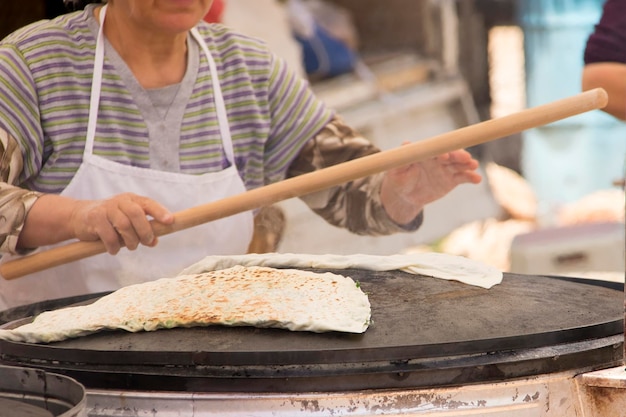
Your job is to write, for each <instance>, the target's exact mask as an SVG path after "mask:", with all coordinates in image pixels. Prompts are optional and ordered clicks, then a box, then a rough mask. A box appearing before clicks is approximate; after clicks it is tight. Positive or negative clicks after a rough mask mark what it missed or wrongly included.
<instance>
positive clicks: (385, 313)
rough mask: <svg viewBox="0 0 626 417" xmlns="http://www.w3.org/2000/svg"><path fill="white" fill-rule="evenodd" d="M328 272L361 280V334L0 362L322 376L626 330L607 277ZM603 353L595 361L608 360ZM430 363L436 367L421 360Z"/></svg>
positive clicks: (72, 343)
mask: <svg viewBox="0 0 626 417" xmlns="http://www.w3.org/2000/svg"><path fill="white" fill-rule="evenodd" d="M334 272H336V273H340V274H343V275H348V276H351V277H352V278H353V279H355V280H358V281H359V282H360V283H361V288H362V289H363V291H365V292H366V293H367V294H368V296H369V299H370V303H371V305H372V324H371V325H370V327H369V328H368V330H367V331H366V332H365V333H364V334H359V335H355V334H342V333H321V334H317V333H309V332H290V331H287V330H281V329H256V328H250V327H237V328H233V327H223V326H212V327H202V328H190V329H168V330H159V331H156V332H141V333H127V332H124V331H114V332H104V333H99V334H94V335H90V336H86V337H81V338H77V339H72V340H67V341H63V342H58V343H53V344H50V345H30V344H23V343H12V342H6V341H2V342H0V359H2V360H8V361H9V362H14V361H16V360H17V361H18V362H20V361H21V360H20V358H22V359H23V361H25V362H27V363H28V362H31V361H36V363H38V364H41V363H44V364H46V363H48V364H50V365H51V366H52V369H57V367H58V366H60V367H61V368H63V367H64V366H67V367H68V368H77V369H78V368H80V369H81V370H83V369H89V365H90V364H92V365H93V367H94V369H98V370H102V369H107V370H110V369H114V370H116V371H119V370H125V369H126V370H128V369H132V370H133V372H138V371H139V370H138V369H137V368H138V367H139V368H141V369H143V370H149V372H155V370H154V369H156V368H158V367H159V366H162V367H163V366H164V365H167V366H168V367H167V368H166V369H164V370H163V369H162V370H161V371H157V372H164V373H166V374H168V375H180V374H184V375H192V376H194V377H199V376H206V375H207V374H211V373H212V372H217V373H218V374H220V377H223V376H224V375H228V376H232V375H235V374H238V373H240V372H241V370H239V371H237V370H235V371H233V369H237V367H239V366H245V367H246V370H245V373H246V375H248V376H249V375H252V374H254V373H255V372H257V371H258V373H259V375H258V376H259V377H260V376H263V377H265V376H267V375H268V372H269V373H272V372H274V373H275V374H272V375H270V376H271V377H272V378H274V377H280V376H284V375H285V369H286V368H285V367H287V369H290V370H293V369H295V368H298V369H299V370H298V375H302V370H303V369H304V370H305V371H304V373H305V374H307V372H309V371H310V373H311V374H316V375H318V376H319V375H321V374H324V372H325V371H324V369H326V368H325V366H327V365H333V364H334V365H333V366H334V368H335V369H334V371H333V373H334V374H336V373H337V372H339V373H341V374H345V373H346V372H347V371H346V369H345V367H346V366H348V365H349V364H352V365H350V366H352V367H353V368H354V366H356V367H360V366H361V365H362V366H364V367H366V368H369V367H371V366H374V365H372V364H374V363H381V364H384V365H382V366H383V368H385V367H386V366H389V364H394V365H397V364H409V365H410V364H411V362H412V361H424V360H428V361H434V362H436V363H440V364H441V363H442V361H444V362H445V361H447V360H449V359H450V358H451V357H455V358H462V357H467V358H471V359H470V361H475V359H476V358H477V357H481V358H482V359H481V360H484V355H485V354H487V353H490V354H491V353H498V352H515V351H520V350H528V349H542V348H545V347H550V346H553V345H563V346H566V345H567V346H569V345H570V344H577V343H578V342H580V341H589V340H600V339H603V338H607V337H613V336H615V335H619V334H622V331H623V311H624V303H623V293H622V290H621V288H612V287H611V285H612V284H610V283H608V284H607V283H605V284H602V283H600V282H596V281H586V280H578V279H570V278H557V277H543V276H528V275H515V274H505V275H504V280H503V282H502V284H500V285H496V286H495V287H493V288H491V289H489V290H487V289H482V288H478V287H472V286H468V285H465V284H461V283H457V282H454V281H446V280H441V279H435V278H430V277H424V276H417V275H412V274H408V273H404V272H399V271H393V272H372V271H362V270H343V271H334ZM609 284H610V285H609ZM15 313H16V312H12V311H11V310H9V311H7V312H4V313H3V314H4V319H5V321H14V322H13V323H9V324H8V325H7V327H14V326H15V325H16V322H15V320H17V319H18V318H19V317H15ZM17 313H18V314H19V312H17ZM21 313H23V310H22V311H21ZM31 314H33V313H32V312H31ZM12 315H13V317H11V316H12ZM24 317H25V316H22V317H21V318H22V319H23V318H24ZM0 318H2V316H1V315H0ZM7 319H8V320H7ZM585 343H587V342H585ZM609 345H611V343H609ZM612 345H615V342H614V341H613V342H612ZM603 346H604V345H603ZM588 348H589V347H584V348H582V349H583V350H587V349H588ZM577 349H579V348H575V350H577ZM591 349H595V347H592V348H591ZM602 349H605V347H602ZM609 350H610V352H609V353H608V355H609V356H608V360H613V359H615V357H616V355H619V354H621V348H620V349H617V346H613V348H609ZM481 355H482V356H481ZM566 356H567V355H564V354H563V357H566ZM601 356H602V355H601ZM518 357H519V356H518ZM605 357H606V355H604V356H602V358H601V359H599V358H596V359H595V360H599V361H604V360H606V359H607V358H605ZM16 358H17V359H16ZM506 361H510V358H508V359H506ZM59 364H61V365H59ZM64 364H65V365H64ZM72 364H80V366H78V365H76V366H72ZM377 366H378V365H376V366H375V367H377ZM433 366H434V367H437V366H440V365H436V364H435V365H433V364H430V365H427V366H426V367H433ZM441 366H443V365H441ZM568 366H571V365H568ZM233 367H234V368H233ZM263 367H269V368H270V371H268V369H265V368H263ZM419 367H421V368H424V365H423V364H422V365H419V366H418V368H419ZM231 368H233V369H231ZM322 368H324V369H322ZM340 368H341V370H339V369H340ZM211 369H213V371H211ZM259 369H262V370H259ZM255 370H256V371H255ZM396 370H397V369H396ZM353 371H354V369H353ZM370 371H371V369H370V370H368V372H370ZM81 372H82V371H81ZM349 372H352V371H348V373H349ZM358 372H361V371H358ZM378 372H383V373H384V372H386V370H385V369H382V368H380V369H378ZM281 373H282V374H281Z"/></svg>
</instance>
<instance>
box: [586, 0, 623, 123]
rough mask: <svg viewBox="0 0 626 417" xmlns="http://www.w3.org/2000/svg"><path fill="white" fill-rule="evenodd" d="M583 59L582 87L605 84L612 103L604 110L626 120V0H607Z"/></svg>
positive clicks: (604, 86)
mask: <svg viewBox="0 0 626 417" xmlns="http://www.w3.org/2000/svg"><path fill="white" fill-rule="evenodd" d="M584 60H585V66H584V68H583V75H582V89H583V90H590V89H593V88H598V87H602V88H604V89H605V90H606V91H607V93H608V95H609V103H608V105H607V106H606V107H605V108H604V109H603V110H604V111H605V112H607V113H609V114H611V115H613V116H615V117H616V118H618V119H620V120H626V0H606V2H605V4H604V8H603V12H602V17H601V19H600V21H599V22H598V24H597V25H596V27H595V29H594V31H593V33H592V34H591V35H590V36H589V39H588V41H587V45H586V47H585V53H584Z"/></svg>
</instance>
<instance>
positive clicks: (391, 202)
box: [380, 150, 482, 224]
mask: <svg viewBox="0 0 626 417" xmlns="http://www.w3.org/2000/svg"><path fill="white" fill-rule="evenodd" d="M478 166H479V163H478V161H477V160H476V159H474V158H473V157H472V155H471V154H470V153H469V152H467V151H466V150H457V151H453V152H448V153H445V154H443V155H439V156H436V157H434V158H430V159H427V160H424V161H420V162H415V163H412V164H409V165H406V166H403V167H400V168H394V169H391V170H389V171H387V173H386V174H385V178H384V179H383V183H382V187H381V191H380V196H381V201H382V203H383V206H384V207H385V210H386V211H387V214H388V215H389V217H391V219H392V220H394V221H395V222H396V223H398V224H408V223H410V222H411V221H413V220H414V219H415V217H416V216H417V215H418V214H419V213H420V212H421V211H422V209H423V208H424V206H425V205H426V204H428V203H431V202H433V201H435V200H438V199H440V198H442V197H443V196H445V195H446V194H448V193H449V192H450V191H452V190H453V189H454V188H455V187H456V186H458V185H460V184H465V183H471V184H478V183H480V181H481V179H482V177H481V175H480V174H479V173H478V172H477V171H476V170H477V169H478Z"/></svg>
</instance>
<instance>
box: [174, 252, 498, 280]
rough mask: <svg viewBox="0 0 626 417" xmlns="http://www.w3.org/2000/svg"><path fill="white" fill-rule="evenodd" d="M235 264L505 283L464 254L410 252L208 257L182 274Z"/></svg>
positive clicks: (492, 270)
mask: <svg viewBox="0 0 626 417" xmlns="http://www.w3.org/2000/svg"><path fill="white" fill-rule="evenodd" d="M235 265H242V266H268V267H272V268H281V267H283V268H289V267H293V268H320V269H326V268H327V269H348V268H355V269H365V270H370V271H392V270H401V271H405V272H409V273H412V274H420V275H426V276H429V277H434V278H441V279H446V280H453V281H459V282H462V283H465V284H468V285H474V286H478V287H482V288H491V287H493V286H494V285H496V284H499V283H500V282H502V271H500V270H498V269H496V268H494V267H493V266H491V265H487V264H484V263H482V262H478V261H474V260H472V259H469V258H465V257H463V256H456V255H448V254H444V253H436V252H431V253H419V254H407V255H402V254H398V255H388V256H383V255H364V254H355V255H308V254H295V253H268V254H248V255H239V256H237V255H235V256H207V257H205V258H204V259H202V260H201V261H199V262H197V263H195V264H193V265H191V266H189V267H187V268H185V269H184V270H182V272H180V274H179V275H188V274H199V273H202V272H208V271H215V270H218V269H226V268H230V267H232V266H235Z"/></svg>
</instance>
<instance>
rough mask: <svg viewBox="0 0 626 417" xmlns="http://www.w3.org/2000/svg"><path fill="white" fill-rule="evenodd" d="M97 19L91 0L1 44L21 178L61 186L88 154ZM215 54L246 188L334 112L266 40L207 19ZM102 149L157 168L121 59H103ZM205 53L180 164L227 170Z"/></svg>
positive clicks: (283, 162) (30, 184)
mask: <svg viewBox="0 0 626 417" xmlns="http://www.w3.org/2000/svg"><path fill="white" fill-rule="evenodd" d="M97 28H98V23H97V22H96V20H95V19H94V17H93V6H91V7H87V8H86V9H85V10H84V11H80V12H76V13H71V14H67V15H63V16H60V17H58V18H56V19H54V20H50V21H41V22H38V23H34V24H32V25H29V26H27V27H25V28H23V29H20V30H19V31H17V32H15V33H13V34H12V35H9V36H8V37H7V38H5V39H4V40H3V42H2V43H0V128H2V129H4V130H6V131H7V132H8V133H9V135H11V136H13V137H14V138H16V139H17V140H18V143H19V146H20V147H21V150H22V153H23V156H24V167H23V170H22V172H21V174H20V175H21V176H20V178H19V181H18V182H19V185H20V186H22V187H24V188H28V189H31V190H36V191H42V192H46V193H60V192H61V191H62V190H63V189H64V188H65V187H66V186H67V185H68V184H69V182H70V181H71V179H72V177H73V176H74V173H75V172H76V170H77V169H78V167H79V165H80V163H81V161H82V156H83V151H84V144H85V136H86V131H87V121H88V116H89V99H90V93H91V82H92V74H93V61H94V53H95V43H96V42H95V41H96V35H97ZM198 30H199V32H200V34H201V35H202V36H203V38H204V39H205V41H206V42H207V46H208V48H209V50H210V52H211V54H212V56H213V58H214V59H215V61H216V64H217V69H218V73H219V79H220V85H221V87H222V91H223V94H224V100H225V103H226V110H227V114H228V120H229V123H230V130H231V135H232V137H233V146H234V152H235V164H236V166H237V169H238V171H239V173H240V175H241V177H242V178H243V180H244V183H245V185H246V187H247V188H248V189H252V188H257V187H260V186H263V185H265V184H268V183H271V182H275V181H279V180H281V179H283V178H284V177H285V175H286V171H287V169H288V167H289V165H290V163H291V162H292V161H293V159H294V158H295V157H296V156H297V155H298V153H299V151H300V150H301V149H302V147H303V146H304V145H305V143H306V142H307V141H308V140H310V139H311V138H312V137H314V136H315V135H316V134H317V133H318V132H319V131H320V130H321V129H322V128H323V127H324V126H325V125H326V124H327V123H328V122H329V121H330V120H331V118H332V116H333V115H332V112H331V111H330V110H328V109H326V108H325V107H324V105H323V104H322V103H321V102H320V101H318V100H316V99H315V97H314V96H313V94H312V93H311V91H310V90H309V88H308V85H307V83H306V81H304V80H302V79H300V78H299V77H297V76H296V75H295V74H294V73H292V72H291V71H290V70H289V69H288V68H287V66H286V65H285V63H284V62H283V61H282V60H280V59H278V58H277V57H275V56H274V55H273V54H272V53H271V52H270V51H269V50H268V49H267V48H266V47H265V45H264V44H263V43H262V42H260V41H258V40H255V39H252V38H249V37H246V36H244V35H241V34H239V33H236V32H233V31H231V30H230V29H227V28H226V27H223V26H220V25H209V24H206V23H200V24H199V26H198ZM103 72H104V73H103V80H102V92H101V99H100V107H99V113H98V125H97V129H96V141H95V145H94V153H95V154H96V155H99V156H102V157H105V158H108V159H111V160H113V161H115V162H118V163H122V164H127V165H132V166H137V167H143V168H149V167H150V157H149V156H150V151H149V132H148V129H147V125H146V122H145V120H144V118H143V116H142V114H141V111H140V109H139V107H138V106H137V104H136V102H135V100H134V99H133V96H132V95H131V93H130V92H129V91H128V89H127V88H126V86H125V84H124V83H123V81H122V78H121V77H120V75H119V74H118V73H117V71H116V67H115V66H114V65H113V64H112V63H111V62H110V61H108V60H107V59H106V58H105V63H104V69H103ZM213 91H214V90H213V86H212V83H211V76H210V72H209V67H208V62H207V59H206V57H205V56H204V55H203V54H201V55H200V64H199V69H198V76H197V79H196V81H195V85H194V87H193V92H192V94H191V97H190V99H189V101H188V102H187V104H186V109H185V112H184V117H183V120H182V125H181V136H180V144H179V165H180V172H182V173H185V174H203V173H207V172H214V171H219V170H222V169H223V168H225V166H226V165H227V164H228V163H227V161H226V160H225V156H224V152H223V148H222V141H221V137H220V133H219V125H218V121H217V115H216V111H215V103H214V99H213Z"/></svg>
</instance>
